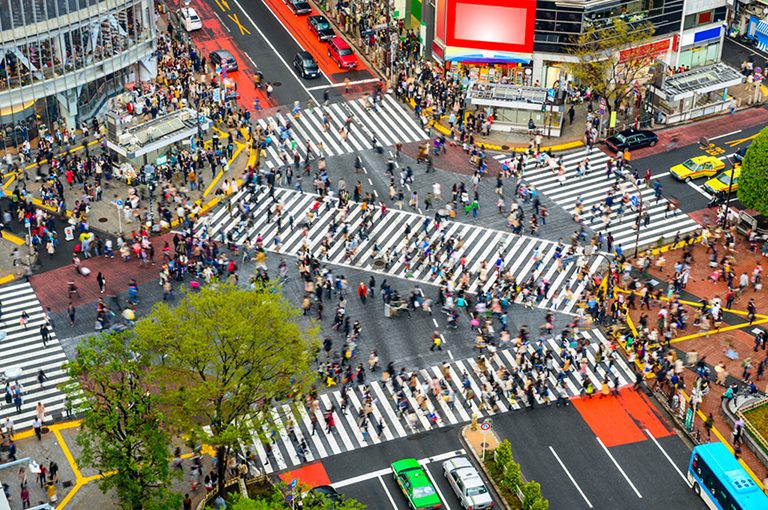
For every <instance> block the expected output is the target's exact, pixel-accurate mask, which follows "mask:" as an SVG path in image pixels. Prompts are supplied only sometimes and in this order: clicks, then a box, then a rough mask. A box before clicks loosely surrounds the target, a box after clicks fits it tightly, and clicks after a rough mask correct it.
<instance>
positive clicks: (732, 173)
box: [704, 165, 741, 193]
mask: <svg viewBox="0 0 768 510" xmlns="http://www.w3.org/2000/svg"><path fill="white" fill-rule="evenodd" d="M739 177H741V165H737V166H736V167H734V168H732V169H731V170H726V171H725V172H723V173H721V174H720V175H718V176H717V177H714V178H712V179H710V180H708V181H707V182H705V183H704V187H705V188H706V189H707V191H709V192H710V193H717V192H719V191H725V192H726V193H727V192H728V187H729V186H730V188H731V191H736V190H737V189H739ZM731 179H733V183H731Z"/></svg>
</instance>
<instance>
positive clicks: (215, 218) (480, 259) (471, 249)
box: [197, 188, 598, 313]
mask: <svg viewBox="0 0 768 510" xmlns="http://www.w3.org/2000/svg"><path fill="white" fill-rule="evenodd" d="M319 198H320V197H318V196H317V195H314V194H310V193H304V194H301V193H299V192H296V191H292V190H287V189H284V188H275V191H274V199H273V198H271V197H270V196H269V194H268V192H267V191H265V190H258V189H257V190H255V191H252V190H250V189H248V188H243V189H241V190H240V191H238V192H237V193H236V194H235V195H233V196H232V197H230V200H232V203H233V205H232V207H231V212H229V211H228V210H227V208H221V209H219V210H218V211H216V212H214V213H213V214H211V215H209V216H207V217H205V218H203V219H202V220H200V221H199V222H198V225H197V233H198V235H201V236H203V237H206V236H208V237H210V238H212V239H217V240H230V241H232V242H235V243H237V244H240V245H242V244H244V243H245V241H246V239H247V240H249V241H250V243H251V245H252V246H255V245H256V240H257V239H258V237H259V236H261V238H262V242H263V246H264V247H265V248H266V249H267V250H270V251H276V250H277V245H276V243H275V239H276V237H278V236H279V238H280V239H281V241H282V244H281V247H280V253H284V254H289V255H296V254H298V253H299V251H300V250H301V249H302V246H304V245H305V244H306V246H308V247H309V249H310V251H311V252H312V253H313V254H315V255H316V256H318V257H320V258H321V261H322V260H323V259H322V257H321V245H322V242H323V240H324V238H325V236H326V234H327V232H328V230H329V226H330V225H331V224H332V223H333V222H334V221H336V222H337V226H338V228H337V232H336V235H335V236H334V238H333V239H332V241H331V242H330V247H329V249H328V253H327V261H328V262H331V263H333V264H336V265H340V266H347V267H349V266H351V267H356V268H360V269H363V270H366V271H375V272H384V273H386V274H387V275H392V276H397V277H401V278H412V279H414V280H417V281H419V282H422V283H426V284H430V285H432V284H435V282H436V281H438V280H436V279H435V276H434V272H433V267H434V266H436V265H433V264H430V262H429V261H428V260H427V259H425V258H423V257H422V252H421V251H420V250H413V251H412V253H413V255H414V256H413V259H412V260H411V263H410V267H408V263H407V262H406V260H405V256H404V252H405V249H404V247H405V241H404V239H405V229H406V225H409V226H410V227H411V229H412V235H414V234H416V233H417V232H418V233H420V232H423V231H424V221H425V220H428V221H429V225H428V227H427V231H428V233H429V236H430V238H431V239H432V240H438V239H439V238H440V236H441V234H440V232H438V231H437V229H436V228H434V225H435V222H434V220H433V219H432V218H430V217H428V216H423V215H419V214H414V213H411V212H408V211H399V210H389V211H387V213H386V214H385V215H384V216H383V217H382V216H381V211H380V210H376V211H375V217H374V220H373V221H372V225H373V226H372V227H371V229H370V232H369V235H368V239H366V240H364V241H361V242H360V243H359V245H358V246H357V247H356V248H355V250H354V252H348V251H347V250H346V248H345V242H344V239H343V224H344V221H340V219H339V215H341V214H342V212H340V211H339V210H337V209H336V205H337V203H338V201H337V200H335V199H326V201H325V202H324V203H322V204H319V203H318V200H319ZM276 204H282V207H283V209H282V210H283V213H282V216H283V218H282V223H281V230H279V232H278V225H277V222H276V221H275V217H274V216H275V215H274V214H273V217H272V218H271V219H270V217H269V214H268V212H267V211H268V209H270V208H271V209H272V210H274V209H275V208H276ZM349 204H350V207H349V212H348V214H347V215H346V218H345V221H346V223H347V224H348V228H349V235H350V238H351V237H354V236H353V234H354V233H355V231H356V229H357V227H358V226H359V225H360V224H361V223H362V220H363V216H364V215H365V214H366V212H365V211H364V210H363V209H362V207H361V204H359V203H353V202H350V203H349ZM312 208H317V210H318V211H319V212H320V214H319V215H318V216H317V217H316V218H315V219H314V220H313V222H312V223H311V225H310V224H308V223H307V224H306V225H307V226H306V228H305V227H304V225H305V222H308V220H307V218H308V216H307V214H308V212H309V211H310V209H312ZM245 211H247V212H245ZM288 217H291V218H293V220H294V229H293V230H290V227H289V223H290V222H289V220H288ZM445 229H446V230H445V232H446V238H450V237H451V236H453V237H454V238H455V239H456V241H457V243H458V242H459V241H460V240H463V241H464V245H463V246H462V247H461V248H460V249H457V250H456V251H457V252H458V254H460V255H461V256H463V257H465V258H466V266H465V267H466V271H468V276H469V278H470V280H469V281H470V283H469V286H468V288H469V290H470V292H477V291H478V290H479V289H481V288H482V290H483V291H488V290H489V289H490V288H491V287H492V286H493V283H494V282H496V280H497V271H496V270H495V269H494V263H495V262H496V260H497V258H498V257H499V254H500V253H501V257H502V259H503V264H502V268H503V269H504V270H505V271H506V272H509V273H510V274H511V275H512V276H514V277H515V279H516V280H517V282H518V284H520V285H522V284H524V283H525V282H526V281H528V280H529V279H532V280H534V281H537V280H539V279H541V280H542V281H545V280H546V281H547V282H549V285H550V288H549V291H548V293H547V294H546V296H545V297H543V298H542V300H541V305H543V306H546V307H547V308H551V309H553V310H557V311H561V312H566V313H570V312H572V310H573V307H574V306H575V304H576V302H577V301H578V299H579V297H580V295H581V292H582V291H583V290H584V286H585V281H584V280H585V279H581V280H580V279H579V277H578V276H579V272H580V267H586V268H588V269H589V270H591V271H594V270H595V269H597V267H598V266H597V262H596V261H593V262H592V263H590V261H589V259H588V257H586V256H575V255H569V256H563V257H562V259H558V256H559V252H560V251H561V250H562V248H559V247H558V245H557V243H553V242H551V241H547V240H543V239H539V238H534V237H527V236H516V235H513V234H510V233H508V232H502V231H499V230H493V229H488V228H483V227H477V226H474V225H470V224H467V223H461V222H447V223H446V226H445ZM374 244H376V245H378V247H379V250H380V251H379V253H381V254H385V253H386V254H390V253H392V252H393V250H397V252H398V254H399V255H398V256H397V257H393V258H392V259H391V265H390V267H389V268H388V269H386V271H381V269H382V268H379V267H378V266H377V265H375V264H374V262H375V261H374V260H373V259H372V257H371V252H372V249H373V247H374ZM534 257H536V258H538V259H539V261H538V262H537V261H536V260H534ZM435 259H436V260H439V261H440V262H443V263H445V265H446V266H447V267H449V268H455V271H454V273H453V281H454V282H456V281H458V280H459V278H461V271H462V269H461V264H460V262H461V261H460V259H459V257H458V256H455V255H454V256H453V257H452V258H451V257H450V256H449V255H448V253H447V251H438V253H437V254H436V255H435ZM558 260H561V261H562V268H560V267H559V264H558ZM483 263H485V264H486V266H487V276H486V281H485V283H483V281H482V280H481V278H482V277H483V275H482V274H481V265H482V264H483ZM590 274H591V273H590ZM566 289H569V291H570V292H572V293H573V297H572V298H571V299H567V298H566V297H565V296H566V292H565V291H566ZM516 299H517V301H518V302H520V301H521V300H522V299H523V297H522V295H518V296H517V298H516ZM531 299H533V294H531ZM531 304H535V303H534V301H531Z"/></svg>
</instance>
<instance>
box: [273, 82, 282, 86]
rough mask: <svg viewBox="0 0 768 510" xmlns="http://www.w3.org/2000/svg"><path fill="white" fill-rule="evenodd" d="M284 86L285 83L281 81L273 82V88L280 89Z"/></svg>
mask: <svg viewBox="0 0 768 510" xmlns="http://www.w3.org/2000/svg"><path fill="white" fill-rule="evenodd" d="M282 84H283V82H281V81H273V82H272V86H273V87H279V86H280V85H282Z"/></svg>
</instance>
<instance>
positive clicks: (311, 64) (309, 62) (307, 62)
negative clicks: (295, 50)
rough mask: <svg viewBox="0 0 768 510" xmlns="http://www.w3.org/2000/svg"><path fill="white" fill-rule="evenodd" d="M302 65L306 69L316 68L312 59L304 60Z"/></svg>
mask: <svg viewBox="0 0 768 510" xmlns="http://www.w3.org/2000/svg"><path fill="white" fill-rule="evenodd" d="M304 67H306V68H307V69H317V64H315V63H314V61H312V60H305V61H304Z"/></svg>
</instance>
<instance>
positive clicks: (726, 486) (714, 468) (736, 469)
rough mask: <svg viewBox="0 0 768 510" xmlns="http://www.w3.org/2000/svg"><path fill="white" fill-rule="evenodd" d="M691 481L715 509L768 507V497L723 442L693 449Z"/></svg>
mask: <svg viewBox="0 0 768 510" xmlns="http://www.w3.org/2000/svg"><path fill="white" fill-rule="evenodd" d="M688 481H689V482H691V484H692V485H693V490H694V492H695V493H696V494H698V495H699V496H701V499H703V500H704V502H706V503H707V506H708V507H709V508H711V509H712V510H766V509H768V496H766V495H765V494H764V493H763V491H762V490H761V489H760V486H759V485H758V484H756V483H755V481H754V480H753V479H752V477H750V476H749V475H748V474H747V472H746V471H745V470H744V468H743V467H742V466H741V464H739V461H738V460H736V458H735V457H734V456H733V454H732V453H731V452H730V450H728V448H727V447H726V446H725V445H724V444H723V443H709V444H702V445H699V446H696V447H695V448H694V449H693V453H692V454H691V462H690V464H688Z"/></svg>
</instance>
